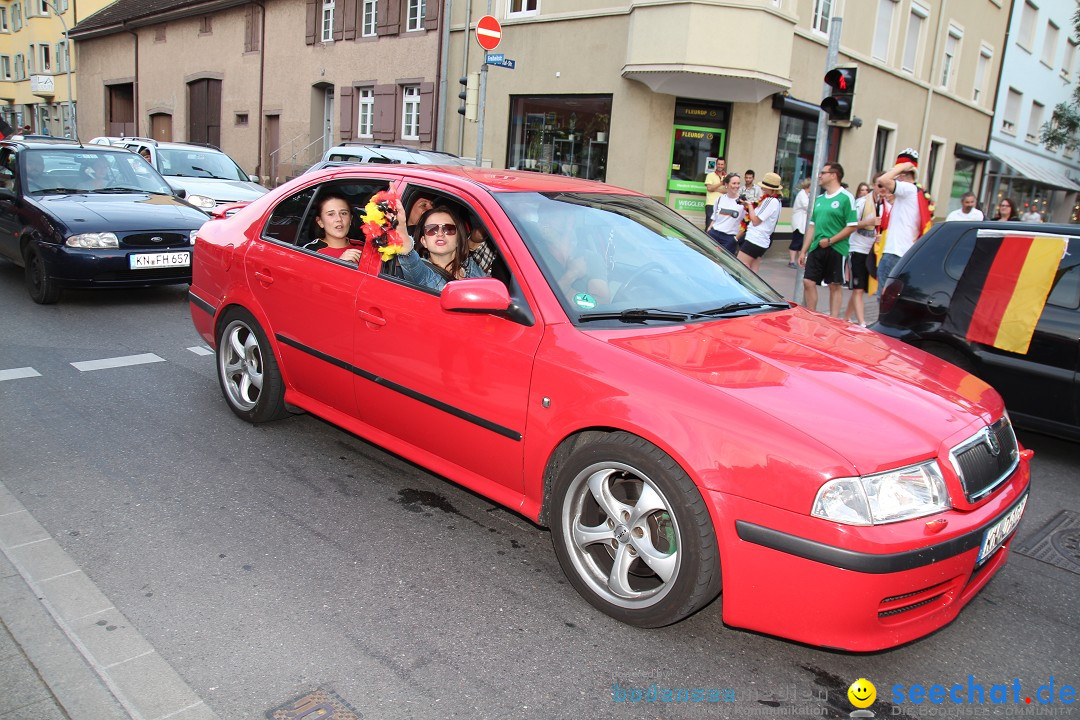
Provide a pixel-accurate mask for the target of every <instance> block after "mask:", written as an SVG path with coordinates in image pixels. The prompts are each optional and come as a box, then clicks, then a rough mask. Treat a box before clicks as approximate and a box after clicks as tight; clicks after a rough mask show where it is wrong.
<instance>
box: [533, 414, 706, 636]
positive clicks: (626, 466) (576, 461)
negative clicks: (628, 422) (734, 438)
mask: <svg viewBox="0 0 1080 720" xmlns="http://www.w3.org/2000/svg"><path fill="white" fill-rule="evenodd" d="M552 497H553V502H554V503H555V505H554V507H553V508H552V517H553V519H554V520H555V522H553V523H552V542H553V543H554V545H555V554H556V555H557V556H558V558H559V563H560V564H561V565H562V568H563V572H564V573H566V576H567V578H568V579H569V580H570V582H571V584H573V586H574V587H575V588H576V589H577V591H578V592H579V593H581V594H582V596H584V597H585V599H586V600H588V601H589V602H590V603H591V604H592V605H594V606H595V607H596V608H598V609H599V610H601V611H602V612H604V613H606V614H608V615H610V616H611V617H613V618H615V619H617V620H620V621H622V622H625V623H628V624H631V625H637V626H639V627H661V626H663V625H669V624H671V623H674V622H677V621H679V620H682V619H683V618H685V617H687V616H688V615H690V614H692V613H694V612H696V611H697V610H699V609H700V608H702V607H703V606H704V605H706V604H707V603H708V602H710V601H711V600H712V599H713V598H715V597H716V595H717V594H718V593H719V592H720V553H719V548H718V546H717V542H716V533H715V531H714V529H713V525H712V521H711V519H710V517H709V511H708V508H707V507H706V505H705V501H704V499H702V497H701V493H700V492H699V491H698V489H697V487H696V486H695V485H694V483H693V481H692V480H691V479H690V477H689V476H688V475H687V474H686V472H685V471H683V469H682V468H681V467H679V465H678V464H677V463H676V462H675V461H674V460H672V458H671V457H670V456H668V455H667V453H665V452H663V451H662V450H660V449H659V448H658V447H656V446H655V445H653V444H651V443H649V442H647V441H645V440H643V439H642V438H639V437H636V436H634V435H630V434H628V433H613V434H611V435H607V436H604V437H603V438H600V439H598V440H590V441H588V442H586V443H585V444H583V445H581V446H579V447H578V448H577V449H575V450H574V451H573V452H572V453H571V455H570V457H569V458H568V459H567V461H566V462H565V463H564V464H563V466H562V468H561V471H560V473H559V475H558V477H557V478H556V481H555V486H554V488H553V494H552Z"/></svg>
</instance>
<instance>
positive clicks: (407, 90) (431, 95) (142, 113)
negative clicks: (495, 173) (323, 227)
mask: <svg viewBox="0 0 1080 720" xmlns="http://www.w3.org/2000/svg"><path fill="white" fill-rule="evenodd" d="M439 9H440V4H439V3H437V2H424V0H307V1H306V2H298V1H297V0H263V1H262V2H251V1H250V0H210V1H208V2H191V0H187V1H180V0H117V2H115V3H113V4H112V5H110V6H109V7H107V8H105V9H104V10H103V11H102V12H100V13H97V14H96V15H94V16H91V17H89V18H87V19H86V20H84V21H83V22H81V23H80V24H79V25H78V26H77V27H76V28H75V29H74V30H73V31H72V33H71V35H72V37H73V38H74V40H75V42H76V51H77V55H78V58H79V61H80V66H81V69H82V72H81V73H80V78H79V84H80V87H81V88H82V96H81V97H82V100H83V102H82V106H81V108H80V111H79V121H80V125H81V127H82V128H84V130H85V132H84V133H83V134H84V135H85V134H87V133H88V132H92V133H94V134H99V135H141V136H149V137H153V138H154V139H157V140H177V141H191V142H206V143H210V144H213V145H218V146H220V147H221V148H222V149H223V150H225V151H226V152H228V153H229V154H230V155H231V156H232V157H233V158H234V159H236V160H237V162H239V163H240V165H241V166H242V167H244V168H245V169H246V170H247V171H248V172H255V173H258V174H259V175H260V176H261V177H262V179H263V182H264V183H266V184H268V185H276V184H278V183H280V182H283V181H284V180H286V179H287V178H289V177H292V176H295V175H297V174H299V173H301V172H303V171H304V170H305V169H306V168H307V167H309V166H310V165H311V164H312V163H314V162H315V161H316V160H318V159H319V157H320V156H321V155H322V154H323V152H324V151H325V150H326V149H328V148H329V147H331V146H332V145H334V144H336V143H338V142H341V141H351V140H355V141H364V142H399V143H402V144H407V145H414V146H417V147H428V148H430V147H432V146H433V144H434V141H435V123H436V120H437V114H436V103H435V98H436V84H437V82H438V79H439V78H438V62H439V57H440V55H439V43H440V33H439V28H440V23H439V12H438V11H439Z"/></svg>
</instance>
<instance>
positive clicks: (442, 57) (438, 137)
mask: <svg viewBox="0 0 1080 720" xmlns="http://www.w3.org/2000/svg"><path fill="white" fill-rule="evenodd" d="M452 5H453V0H446V2H445V3H443V11H442V17H441V18H439V21H440V25H441V27H440V28H439V67H438V69H437V70H436V71H435V74H436V79H437V80H438V85H439V108H438V119H437V121H436V123H435V149H436V150H445V148H444V147H443V145H444V143H443V132H444V131H445V130H446V64H447V63H448V62H449V61H450V9H451V6H452Z"/></svg>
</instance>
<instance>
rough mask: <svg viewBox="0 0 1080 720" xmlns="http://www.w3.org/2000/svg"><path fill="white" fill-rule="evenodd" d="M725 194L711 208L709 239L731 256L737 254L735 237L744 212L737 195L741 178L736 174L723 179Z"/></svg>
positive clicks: (740, 187)
mask: <svg viewBox="0 0 1080 720" xmlns="http://www.w3.org/2000/svg"><path fill="white" fill-rule="evenodd" d="M724 189H725V190H726V192H725V193H724V194H723V195H721V196H720V197H719V198H717V200H716V206H715V207H714V208H713V215H712V218H713V219H712V224H711V225H709V229H708V232H709V237H711V238H712V239H713V240H715V241H716V244H717V245H719V246H720V247H722V248H723V249H725V250H727V251H728V252H729V253H731V254H732V255H735V254H737V253H738V252H739V244H738V242H737V241H736V236H737V235H738V234H739V229H740V227H741V226H742V221H743V216H744V215H745V214H746V210H745V209H744V208H743V204H742V203H741V202H740V201H739V193H740V191H741V190H742V178H741V177H739V175H738V173H730V174H729V175H728V176H727V177H725V178H724Z"/></svg>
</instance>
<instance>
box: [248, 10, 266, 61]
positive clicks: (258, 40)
mask: <svg viewBox="0 0 1080 720" xmlns="http://www.w3.org/2000/svg"><path fill="white" fill-rule="evenodd" d="M261 46H262V8H261V7H259V6H258V5H248V6H247V10H246V11H245V12H244V52H258V51H259V48H260V47H261Z"/></svg>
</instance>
